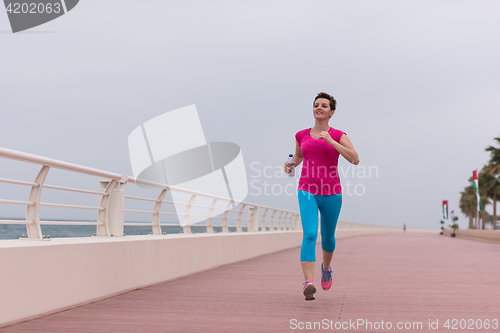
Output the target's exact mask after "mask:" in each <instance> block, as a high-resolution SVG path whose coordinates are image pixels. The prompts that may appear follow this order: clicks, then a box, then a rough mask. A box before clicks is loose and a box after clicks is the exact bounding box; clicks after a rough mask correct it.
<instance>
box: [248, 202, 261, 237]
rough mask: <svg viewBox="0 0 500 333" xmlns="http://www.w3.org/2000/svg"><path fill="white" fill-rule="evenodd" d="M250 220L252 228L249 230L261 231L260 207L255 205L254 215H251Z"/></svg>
mask: <svg viewBox="0 0 500 333" xmlns="http://www.w3.org/2000/svg"><path fill="white" fill-rule="evenodd" d="M250 220H251V221H252V223H251V226H250V228H248V231H253V232H257V231H259V207H257V206H254V208H253V209H252V215H251V216H250Z"/></svg>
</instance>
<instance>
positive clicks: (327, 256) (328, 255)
mask: <svg viewBox="0 0 500 333" xmlns="http://www.w3.org/2000/svg"><path fill="white" fill-rule="evenodd" d="M332 258H333V252H326V251H325V250H323V269H324V270H328V269H329V268H330V266H331V264H332Z"/></svg>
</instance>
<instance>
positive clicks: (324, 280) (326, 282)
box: [321, 263, 332, 290]
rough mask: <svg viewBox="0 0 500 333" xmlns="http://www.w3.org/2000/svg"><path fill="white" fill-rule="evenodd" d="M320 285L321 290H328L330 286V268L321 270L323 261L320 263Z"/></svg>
mask: <svg viewBox="0 0 500 333" xmlns="http://www.w3.org/2000/svg"><path fill="white" fill-rule="evenodd" d="M321 287H322V288H323V290H329V289H330V288H331V287H332V268H331V267H330V269H329V270H327V271H325V270H323V263H322V264H321Z"/></svg>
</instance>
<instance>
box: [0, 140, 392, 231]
mask: <svg viewBox="0 0 500 333" xmlns="http://www.w3.org/2000/svg"><path fill="white" fill-rule="evenodd" d="M0 157H4V158H8V159H14V160H19V161H23V162H28V163H33V164H39V165H41V168H40V171H39V172H38V174H37V175H36V177H35V180H34V181H33V182H27V181H20V180H13V179H5V178H0V183H9V184H16V185H22V186H29V187H31V190H30V193H29V196H28V200H27V201H20V200H9V199H0V203H2V204H13V205H25V206H26V207H27V210H26V219H25V220H0V224H24V225H26V230H27V235H28V239H45V237H44V236H43V235H42V232H41V228H40V226H41V225H95V226H96V233H95V235H96V236H122V235H124V233H123V230H124V226H150V227H151V228H152V231H151V234H153V235H161V234H164V233H162V230H161V227H162V226H181V227H182V228H183V232H184V233H191V223H190V218H191V217H202V218H204V219H205V220H206V222H205V223H203V224H198V223H197V224H195V225H194V226H196V227H199V226H202V227H205V228H206V232H207V233H214V227H221V228H222V232H224V233H227V232H229V228H230V227H232V228H236V232H243V228H244V227H246V228H247V231H252V232H258V231H260V232H266V231H275V230H279V231H281V230H301V223H300V215H299V214H298V213H296V212H292V211H287V210H283V209H278V208H273V207H268V206H263V205H257V204H252V203H248V202H241V203H239V205H241V207H240V208H239V209H232V206H233V201H232V200H231V199H230V198H226V197H221V196H216V195H212V194H208V193H203V192H197V191H191V190H187V189H183V188H178V187H175V186H169V185H167V184H161V183H154V182H150V181H145V180H141V179H135V178H133V177H129V176H122V175H120V174H117V173H112V172H107V171H102V170H98V169H94V168H88V167H84V166H81V165H76V164H72V163H67V162H63V161H58V160H53V159H49V158H46V157H42V156H37V155H33V154H27V153H22V152H19V151H15V150H11V149H7V148H0ZM51 168H57V169H62V170H67V171H72V172H76V173H82V174H87V175H92V176H97V177H100V179H99V187H98V189H99V190H98V191H90V190H84V189H77V188H70V187H63V186H56V185H49V184H45V179H46V177H47V174H48V172H49V170H50V169H51ZM129 183H130V184H137V185H146V186H148V187H150V188H151V187H152V188H156V189H157V190H158V191H159V194H158V197H157V198H156V199H152V198H144V197H137V196H131V195H125V187H126V185H127V184H129ZM43 188H48V189H53V190H58V191H70V192H78V193H84V194H91V195H98V205H97V206H95V207H93V206H80V205H68V204H57V203H46V202H40V196H41V192H42V189H43ZM168 191H179V192H183V193H186V194H189V195H190V199H189V200H188V202H187V203H178V202H175V203H174V202H172V201H166V200H164V198H165V195H166V194H167V192H168ZM197 197H203V198H208V199H210V200H212V203H211V205H209V206H208V205H198V204H194V201H195V199H196V198H197ZM125 199H129V200H139V201H147V202H151V203H154V207H152V209H151V210H143V209H131V208H125ZM221 202H222V203H223V204H225V208H220V207H217V206H216V205H217V204H218V203H221ZM164 204H168V205H172V204H175V205H183V206H185V207H184V212H182V213H180V212H177V213H173V212H163V211H162V206H163V205H164ZM42 206H45V207H60V208H71V209H85V210H95V211H97V221H84V222H81V221H79V222H76V221H75V222H73V221H45V220H43V221H42V220H40V207H42ZM192 208H203V209H206V213H205V214H196V213H192V212H191V209H192ZM216 211H219V213H217V212H216ZM221 211H222V212H223V214H221V213H220V212H221ZM125 212H129V213H139V214H150V215H151V216H152V217H151V221H150V222H147V223H143V222H141V223H139V222H124V213H125ZM229 213H237V216H236V217H232V216H229ZM161 215H175V216H178V217H179V218H182V220H181V221H180V224H179V223H165V222H160V216H161ZM214 220H220V224H219V223H217V224H215V223H214ZM229 220H232V221H235V223H234V224H230V223H228V221H229ZM337 228H339V229H360V228H363V229H366V228H370V229H371V228H387V227H384V226H376V225H366V224H361V223H354V222H345V221H339V223H338V226H337Z"/></svg>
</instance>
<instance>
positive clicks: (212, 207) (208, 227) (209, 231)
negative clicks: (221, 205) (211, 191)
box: [207, 199, 217, 234]
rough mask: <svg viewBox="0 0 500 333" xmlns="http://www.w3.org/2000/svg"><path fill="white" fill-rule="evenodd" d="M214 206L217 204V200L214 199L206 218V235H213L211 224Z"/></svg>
mask: <svg viewBox="0 0 500 333" xmlns="http://www.w3.org/2000/svg"><path fill="white" fill-rule="evenodd" d="M216 204H217V199H214V201H213V202H212V205H211V206H210V209H209V210H208V217H207V233H208V234H213V233H214V227H213V224H212V217H213V216H214V208H215V205H216Z"/></svg>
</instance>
